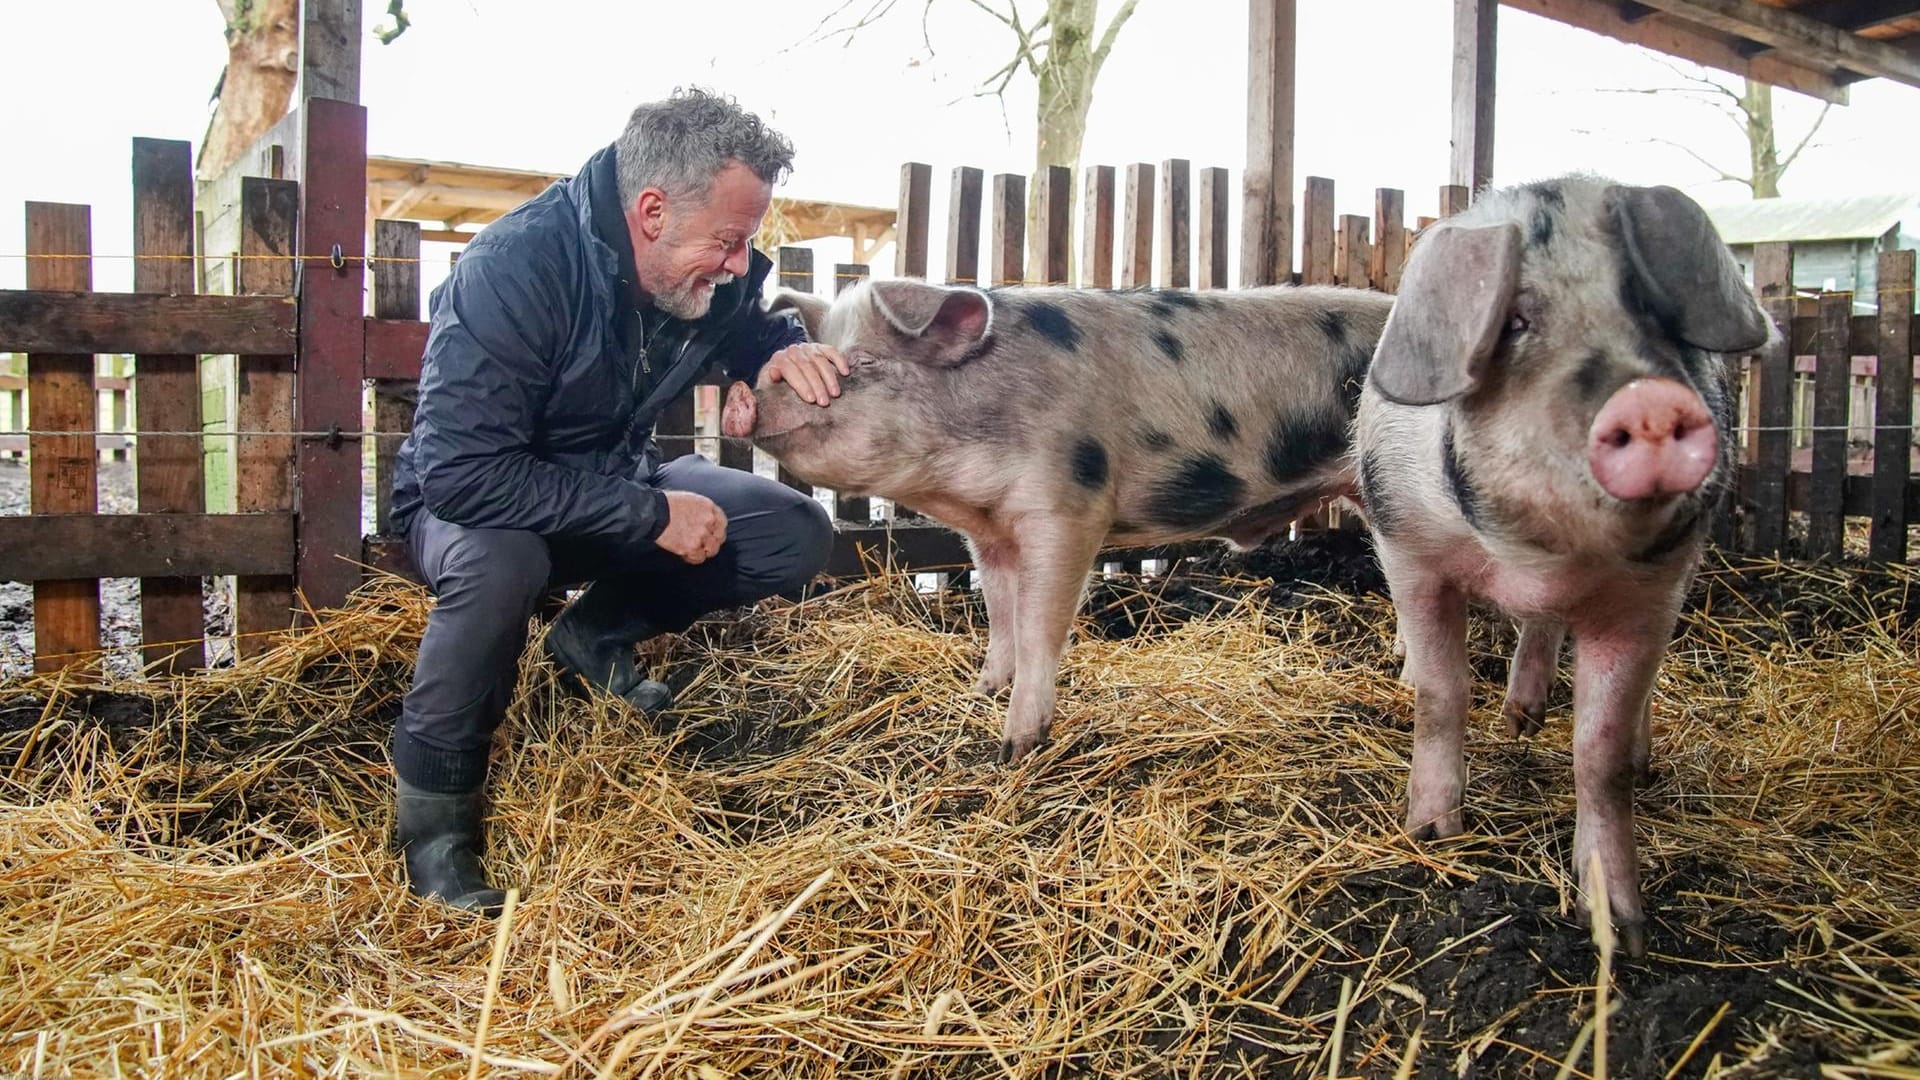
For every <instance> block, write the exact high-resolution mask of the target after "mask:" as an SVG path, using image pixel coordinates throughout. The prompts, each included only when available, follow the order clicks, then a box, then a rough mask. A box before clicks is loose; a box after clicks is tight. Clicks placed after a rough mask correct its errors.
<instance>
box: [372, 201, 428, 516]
mask: <svg viewBox="0 0 1920 1080" xmlns="http://www.w3.org/2000/svg"><path fill="white" fill-rule="evenodd" d="M373 255H374V263H373V317H374V318H376V319H414V320H417V319H419V318H420V295H421V288H420V223H419V222H417V221H376V222H374V223H373ZM419 398H420V384H419V383H418V382H408V381H401V380H398V379H377V380H375V381H374V384H373V430H374V431H375V432H376V435H375V437H374V443H373V483H374V490H373V531H374V532H376V533H378V534H380V535H381V536H386V535H388V534H389V533H391V532H392V531H393V530H392V527H391V526H392V517H393V465H394V462H395V460H396V459H397V455H398V454H399V452H400V443H401V440H400V439H399V438H397V437H395V436H398V435H404V434H405V433H407V432H409V431H412V430H413V408H414V405H415V404H416V403H417V402H418V401H419Z"/></svg>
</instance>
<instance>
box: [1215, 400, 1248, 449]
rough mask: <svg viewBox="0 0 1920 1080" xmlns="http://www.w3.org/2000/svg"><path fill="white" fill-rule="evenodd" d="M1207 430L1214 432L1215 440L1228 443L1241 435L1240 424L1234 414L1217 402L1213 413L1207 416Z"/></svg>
mask: <svg viewBox="0 0 1920 1080" xmlns="http://www.w3.org/2000/svg"><path fill="white" fill-rule="evenodd" d="M1207 430H1208V431H1211V432H1213V437H1214V438H1216V439H1219V440H1220V441H1221V442H1226V441H1227V440H1228V439H1231V438H1233V437H1234V436H1235V435H1237V434H1239V432H1240V422H1239V421H1238V420H1235V419H1234V418H1233V414H1232V413H1231V412H1228V411H1227V407H1226V406H1225V405H1222V404H1220V403H1219V402H1217V401H1216V402H1214V403H1213V411H1212V412H1210V413H1208V414H1207Z"/></svg>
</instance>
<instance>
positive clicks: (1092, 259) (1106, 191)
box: [1079, 165, 1114, 289]
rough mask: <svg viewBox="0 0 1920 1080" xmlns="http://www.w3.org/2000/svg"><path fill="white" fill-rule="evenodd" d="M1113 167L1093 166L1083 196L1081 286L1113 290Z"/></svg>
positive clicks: (1085, 180)
mask: <svg viewBox="0 0 1920 1080" xmlns="http://www.w3.org/2000/svg"><path fill="white" fill-rule="evenodd" d="M1113 183H1114V179H1113V166H1111V165H1090V166H1088V167H1087V168H1086V170H1085V173H1084V176H1083V177H1082V185H1083V191H1082V193H1081V196H1080V221H1081V228H1080V274H1079V278H1080V284H1081V285H1082V286H1085V287H1088V288H1094V289H1111V288H1112V287H1113V228H1114V217H1113Z"/></svg>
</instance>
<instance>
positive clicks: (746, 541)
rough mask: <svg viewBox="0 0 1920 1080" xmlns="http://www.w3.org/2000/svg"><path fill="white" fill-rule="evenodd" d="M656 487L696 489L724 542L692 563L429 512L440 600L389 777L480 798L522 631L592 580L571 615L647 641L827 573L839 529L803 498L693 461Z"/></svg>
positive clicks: (658, 476)
mask: <svg viewBox="0 0 1920 1080" xmlns="http://www.w3.org/2000/svg"><path fill="white" fill-rule="evenodd" d="M650 482H651V483H653V484H654V485H655V486H657V487H659V488H662V489H664V490H667V491H694V492H698V493H700V494H702V495H705V496H706V497H707V498H709V499H712V500H713V501H714V503H715V504H716V505H718V506H719V507H720V510H721V512H722V513H724V514H726V516H727V539H726V542H725V543H724V544H722V545H721V547H720V550H719V552H718V553H716V554H715V556H714V557H713V558H711V559H708V560H707V561H706V562H703V563H700V564H699V565H697V566H695V565H689V564H688V563H686V562H684V561H682V560H681V559H680V558H679V557H678V556H675V555H672V554H669V553H668V552H665V551H661V550H659V549H658V548H655V547H653V546H652V545H650V544H649V545H647V546H646V548H645V550H638V551H636V550H622V549H621V548H620V547H618V546H608V545H603V544H591V543H585V542H581V541H577V540H569V539H565V538H559V537H554V538H547V537H543V536H540V535H539V534H537V533H532V532H525V531H521V530H515V529H469V528H467V527H465V526H462V525H455V524H453V523H451V522H447V521H442V520H441V519H439V518H437V517H434V516H433V515H432V514H431V513H430V512H428V511H426V510H422V511H420V512H419V513H418V514H417V515H416V516H415V518H414V522H413V526H412V528H411V529H410V530H409V532H408V535H407V545H408V552H409V553H410V554H411V555H412V557H413V565H414V567H415V568H416V569H417V570H418V571H419V573H420V576H421V580H422V581H424V582H425V583H426V586H427V588H428V589H429V590H431V591H432V592H433V594H434V596H435V597H436V598H437V602H436V603H435V605H434V608H433V611H432V612H431V614H429V615H428V617H427V629H426V633H425V634H424V635H423V636H422V637H421V639H420V657H419V660H418V662H417V664H416V665H415V668H414V678H413V685H412V687H411V688H410V689H409V690H408V692H407V695H406V698H405V700H404V701H403V703H402V706H401V713H400V719H399V721H398V722H397V723H396V724H395V726H394V733H393V762H394V770H395V772H397V773H398V774H399V776H400V778H401V779H403V780H405V781H407V782H408V783H409V784H412V785H414V786H416V787H420V788H423V789H425V790H428V791H471V790H474V789H476V788H478V787H480V786H481V785H482V784H483V783H484V782H485V779H486V771H487V752H488V747H489V744H490V743H491V741H492V738H493V732H494V729H495V728H497V727H498V726H499V724H500V721H501V719H502V718H503V717H504V716H505V714H506V708H507V703H508V701H509V699H510V698H511V696H512V694H513V689H514V685H515V683H516V681H517V680H518V668H519V660H520V654H521V652H522V650H523V649H524V648H525V647H526V642H527V624H528V620H529V619H530V618H531V617H532V615H533V612H534V610H535V609H536V608H537V607H538V606H539V604H540V601H541V600H542V598H544V597H545V596H547V595H549V594H551V593H552V592H553V591H555V590H557V589H561V588H565V587H568V586H572V585H577V584H580V583H582V582H591V584H590V585H589V586H588V587H587V590H586V592H585V594H584V595H582V596H581V597H580V598H579V599H577V600H576V601H575V602H574V606H573V607H571V608H569V610H568V612H567V615H566V617H567V618H568V619H569V620H574V619H579V620H581V622H582V623H583V624H585V628H587V629H590V631H591V632H593V633H594V634H596V635H600V636H612V637H617V638H618V639H620V640H622V641H625V642H638V641H641V640H644V639H646V638H648V637H652V636H653V635H655V634H659V633H675V632H679V631H681V630H685V629H686V628H687V627H688V626H691V625H692V624H693V621H694V620H695V619H697V618H699V617H700V616H702V615H704V614H706V613H708V612H711V611H718V610H721V609H723V608H730V607H737V606H740V605H744V604H750V603H753V602H754V601H756V600H759V599H762V598H763V597H767V596H771V595H774V594H775V593H783V592H790V591H793V590H797V589H799V588H800V587H801V586H803V585H805V584H806V583H807V582H808V581H810V580H812V578H813V576H814V575H815V574H817V573H818V572H819V571H820V569H821V568H822V567H823V566H825V565H826V561H827V556H828V555H829V554H830V553H831V552H832V549H833V523H832V521H831V520H830V519H829V518H828V517H827V513H826V511H825V510H824V509H823V508H822V507H821V506H820V504H819V503H817V502H815V501H814V500H813V499H811V498H809V497H808V496H807V495H805V494H803V493H801V492H799V491H796V490H794V489H793V488H790V487H787V486H786V485H784V484H779V483H776V482H774V481H772V480H768V479H766V478H765V477H761V476H756V475H754V474H752V473H749V472H744V471H742V470H739V469H728V468H722V467H721V466H719V465H715V464H713V463H712V462H710V461H708V460H707V459H706V458H704V457H701V456H699V455H697V454H688V455H686V456H684V457H680V458H676V459H674V460H673V461H669V462H667V463H666V464H665V465H662V466H661V467H660V468H659V469H658V470H657V471H656V472H655V473H654V475H653V476H652V477H651V479H650Z"/></svg>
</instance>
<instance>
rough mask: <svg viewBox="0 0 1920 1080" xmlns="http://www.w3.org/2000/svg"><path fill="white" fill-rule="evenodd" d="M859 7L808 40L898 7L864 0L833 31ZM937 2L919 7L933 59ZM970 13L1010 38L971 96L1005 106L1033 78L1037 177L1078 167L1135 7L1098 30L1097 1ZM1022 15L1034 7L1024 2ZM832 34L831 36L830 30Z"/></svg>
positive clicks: (996, 2) (1035, 241) (992, 7)
mask: <svg viewBox="0 0 1920 1080" xmlns="http://www.w3.org/2000/svg"><path fill="white" fill-rule="evenodd" d="M861 2H863V0H843V2H842V3H841V4H840V5H839V6H838V7H836V8H835V9H834V10H833V11H832V12H831V13H829V14H828V15H827V17H826V18H824V19H822V20H821V21H820V24H819V26H817V27H816V28H815V34H814V36H815V38H816V39H825V38H834V37H838V38H842V39H845V40H849V41H850V40H851V39H852V37H853V35H855V34H857V33H858V32H859V31H860V30H862V29H863V28H865V27H867V26H871V25H873V24H874V23H875V22H877V21H879V20H880V19H882V18H885V17H886V16H887V15H888V14H889V13H890V12H892V11H893V10H894V8H895V7H896V6H898V3H899V0H864V2H865V3H866V8H865V10H863V11H862V12H861V13H860V14H859V15H858V16H857V17H854V18H852V19H851V21H847V22H844V23H843V24H842V25H838V26H835V25H834V24H835V23H837V22H841V21H842V19H843V17H844V16H847V15H848V13H849V12H850V11H852V10H853V8H854V7H855V6H856V5H857V4H858V3H861ZM935 2H936V0H923V6H922V7H921V12H920V19H921V33H922V40H923V41H925V42H926V46H927V53H928V55H932V53H933V42H932V40H931V37H930V35H929V34H928V31H927V25H926V20H927V15H928V13H929V12H930V11H931V10H932V9H933V5H934V3H935ZM967 2H968V3H969V4H971V5H972V6H973V7H974V8H977V9H978V10H979V11H981V12H983V13H984V14H985V15H987V16H991V17H992V18H993V19H994V20H996V21H998V22H999V23H1000V24H1001V25H1002V26H1004V27H1005V28H1006V30H1007V32H1008V34H1009V35H1010V36H1011V38H1012V45H1013V55H1012V56H1011V57H1010V58H1008V60H1007V62H1006V63H1005V64H1004V65H1002V66H1001V67H1000V68H999V69H998V70H996V71H994V72H993V73H992V74H990V75H988V76H987V77H986V78H984V79H983V80H981V82H980V86H979V89H978V90H977V91H976V96H981V97H998V98H1000V100H1001V102H1002V104H1003V105H1004V103H1005V101H1006V92H1007V88H1008V86H1010V85H1011V84H1012V83H1013V80H1014V79H1015V78H1016V77H1018V76H1019V75H1021V73H1023V72H1024V73H1026V74H1027V75H1030V76H1032V78H1033V80H1034V84H1035V89H1036V91H1037V94H1036V101H1035V107H1034V147H1033V163H1034V169H1035V171H1036V172H1037V171H1038V170H1040V169H1044V168H1045V167H1047V166H1049V165H1064V166H1066V167H1067V168H1069V169H1074V170H1076V171H1077V170H1078V169H1079V167H1080V147H1081V144H1082V142H1084V141H1085V138H1086V133H1087V112H1088V110H1089V109H1090V108H1091V107H1092V105H1093V88H1094V84H1095V83H1096V82H1097V81H1098V80H1099V78H1100V69H1101V67H1102V66H1104V65H1105V64H1106V62H1107V56H1108V55H1109V54H1110V53H1111V52H1112V51H1113V43H1114V39H1115V38H1117V37H1119V35H1120V30H1121V28H1122V27H1124V26H1126V24H1127V20H1128V19H1130V18H1132V17H1133V11H1134V8H1135V7H1136V6H1137V5H1138V3H1139V0H1123V2H1122V3H1121V5H1120V6H1119V8H1118V9H1117V10H1115V11H1114V13H1113V17H1112V18H1111V19H1109V20H1108V21H1107V25H1106V28H1105V29H1104V30H1102V29H1099V27H1098V14H1097V12H1096V11H1095V8H1096V7H1097V6H1098V4H1097V0H1042V2H1043V4H1044V6H1043V9H1042V10H1041V12H1040V14H1039V16H1038V17H1037V18H1031V17H1027V16H1023V15H1022V13H1021V0H967ZM1026 6H1027V8H1028V9H1029V12H1030V11H1031V9H1032V7H1033V0H1029V2H1028V3H1027V5H1026ZM830 27H831V29H829V28H830ZM1036 189H1037V185H1029V191H1028V195H1029V198H1028V203H1027V221H1028V228H1027V237H1028V260H1029V262H1030V263H1032V262H1034V261H1037V260H1038V258H1039V244H1040V241H1041V239H1042V238H1041V237H1040V235H1039V230H1038V229H1036V228H1035V227H1034V223H1035V220H1036V217H1037V211H1038V209H1039V202H1038V195H1039V193H1038V191H1037V190H1036Z"/></svg>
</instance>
